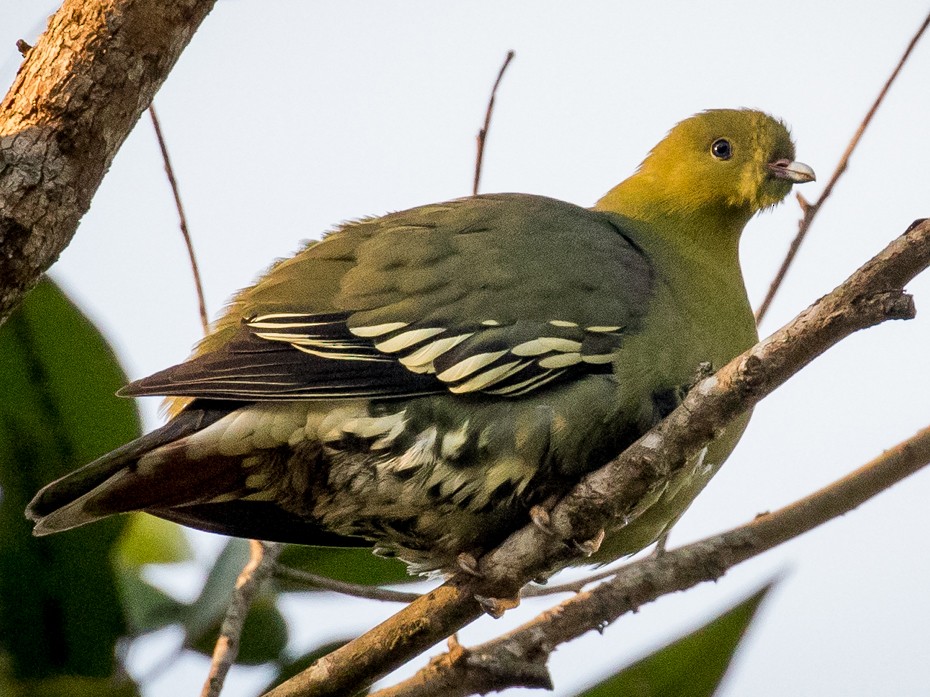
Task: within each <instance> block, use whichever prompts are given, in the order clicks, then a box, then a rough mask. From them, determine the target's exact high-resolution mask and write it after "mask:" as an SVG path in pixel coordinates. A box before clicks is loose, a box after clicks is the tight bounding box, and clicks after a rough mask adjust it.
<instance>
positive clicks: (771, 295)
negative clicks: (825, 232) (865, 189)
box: [756, 14, 930, 324]
mask: <svg viewBox="0 0 930 697" xmlns="http://www.w3.org/2000/svg"><path fill="white" fill-rule="evenodd" d="M928 26H930V14H928V15H927V17H926V19H924V21H923V24H921V25H920V28H919V29H918V30H917V33H916V34H914V37H913V38H912V39H911V41H910V43H909V44H908V45H907V48H906V49H905V51H904V54H903V55H902V56H901V60H899V61H898V64H897V65H896V66H895V69H894V70H893V71H892V72H891V75H890V76H889V78H888V80H887V81H886V82H885V85H884V87H882V89H881V91H880V92H879V93H878V97H876V98H875V102H874V103H873V104H872V107H871V108H870V109H869V111H868V113H867V114H866V115H865V118H864V119H862V123H860V124H859V128H858V129H857V130H856V132H855V134H854V135H853V137H852V140H851V141H849V145H847V146H846V152H844V153H843V156H842V157H841V158H840V161H839V163H838V164H837V166H836V169H835V170H834V171H833V175H832V176H831V177H830V180H829V181H828V182H827V185H826V186H825V187H824V189H823V192H822V193H821V194H820V197H819V198H818V199H817V200H816V201H815V202H814V203H810V202H808V201H807V200H806V199H805V198H804V197H803V196H802V195H801V194H798V203H799V204H800V206H801V214H802V217H801V220H800V221H799V222H798V233H797V235H795V237H794V239H793V240H792V241H791V246H790V247H788V253H787V254H786V255H785V259H784V261H782V263H781V267H780V268H779V269H778V272H777V273H776V274H775V278H774V279H772V284H771V285H770V286H769V290H768V293H766V295H765V299H764V300H763V301H762V304H761V305H760V306H759V309H758V310H756V324H761V323H762V320H763V318H764V317H765V314H766V313H767V312H768V310H769V307H770V306H771V305H772V300H774V299H775V294H776V293H778V289H779V288H780V287H781V285H782V283H783V282H784V280H785V276H786V275H787V274H788V269H789V268H790V267H791V264H792V262H793V261H794V258H795V256H797V253H798V250H799V249H800V248H801V243H802V242H803V241H804V238H805V237H806V236H807V231H808V230H809V229H810V226H811V223H813V221H814V216H816V215H817V212H818V211H819V210H820V207H821V206H822V205H823V204H824V203H825V202H826V200H827V198H829V196H830V194H831V193H833V187H834V185H835V184H836V182H837V181H838V180H839V178H840V177H841V176H842V175H843V172H845V171H846V168H847V167H848V166H849V158H850V157H851V156H852V154H853V151H854V150H855V149H856V146H857V145H859V141H860V140H861V139H862V135H863V134H864V133H865V129H866V128H868V126H869V124H870V123H871V122H872V117H874V116H875V113H876V112H877V111H878V107H879V106H881V103H882V102H883V101H884V100H885V95H887V94H888V90H889V89H890V88H891V84H892V83H893V82H894V81H895V79H896V78H897V77H898V73H900V72H901V68H903V67H904V64H905V63H906V62H907V59H908V58H909V57H910V55H911V52H912V51H913V50H914V47H915V46H916V45H917V42H918V41H920V37H921V36H923V34H924V32H925V31H926V29H927V27H928Z"/></svg>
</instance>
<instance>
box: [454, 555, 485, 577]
mask: <svg viewBox="0 0 930 697" xmlns="http://www.w3.org/2000/svg"><path fill="white" fill-rule="evenodd" d="M455 562H456V564H458V566H459V569H461V570H462V571H464V572H465V573H466V574H468V575H469V576H474V577H475V578H484V574H483V573H481V572H480V571H479V570H478V560H477V559H476V558H475V555H474V554H471V553H469V552H462V553H461V554H459V555H458V556H457V557H456V558H455Z"/></svg>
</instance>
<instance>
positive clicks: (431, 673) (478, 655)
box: [370, 427, 930, 697]
mask: <svg viewBox="0 0 930 697" xmlns="http://www.w3.org/2000/svg"><path fill="white" fill-rule="evenodd" d="M928 463H930V427H927V428H924V429H923V430H922V431H920V432H919V433H917V434H916V435H914V436H913V437H911V438H909V439H908V440H906V441H904V442H903V443H899V444H898V445H896V446H894V447H893V448H891V449H889V450H886V451H885V452H884V453H882V454H881V455H879V456H878V457H877V458H875V459H873V460H872V461H871V462H869V463H867V464H866V465H864V466H862V467H860V468H859V469H858V470H856V471H854V472H851V473H850V474H848V475H846V476H845V477H843V478H842V479H840V480H838V481H836V482H834V483H832V484H830V485H829V486H827V487H824V488H823V489H820V490H819V491H817V492H815V493H813V494H811V495H809V496H806V497H804V498H802V499H800V500H798V501H795V502H794V503H792V504H790V505H788V506H785V507H784V508H782V509H780V510H778V511H775V512H774V513H769V514H766V515H762V516H759V517H757V518H756V519H755V520H753V521H752V522H751V523H747V524H745V525H742V526H740V527H737V528H734V529H732V530H729V531H727V532H724V533H721V534H719V535H715V536H713V537H709V538H707V539H704V540H701V541H700V542H694V543H692V544H689V545H686V546H684V547H680V548H678V549H674V550H671V551H667V552H665V553H664V554H663V555H662V556H649V557H646V558H644V559H641V560H639V561H636V562H633V563H631V564H627V565H626V566H623V567H621V568H619V569H616V570H615V573H616V577H615V578H614V579H613V580H612V581H608V582H606V583H603V584H601V585H600V586H598V587H597V588H594V589H592V590H590V591H588V592H585V593H580V594H578V595H576V596H574V597H572V598H570V599H568V600H566V601H564V602H562V603H560V604H559V605H557V606H555V607H553V608H550V609H549V610H547V611H545V612H543V613H541V614H540V615H538V616H537V617H535V618H534V619H532V620H530V621H529V622H527V623H526V624H524V625H522V626H521V627H518V628H517V629H514V630H513V631H511V632H509V633H508V634H505V635H503V636H501V637H498V638H496V639H492V640H491V641H489V642H486V643H485V644H482V645H480V646H475V647H472V648H462V647H455V648H454V650H450V651H449V652H448V653H447V654H444V655H442V656H437V657H435V658H433V659H432V660H431V661H430V663H429V665H427V666H426V667H425V668H423V669H422V670H420V671H419V672H418V673H417V674H415V675H414V676H412V677H410V678H408V679H407V680H404V681H403V682H401V683H398V684H397V685H394V686H393V687H390V688H386V689H384V690H380V691H378V692H375V693H373V694H372V695H370V697H423V696H424V695H432V694H438V692H437V687H439V686H441V688H442V692H441V693H442V694H443V695H444V697H459V696H463V695H470V694H473V693H475V692H479V691H480V692H481V694H485V693H486V692H489V691H492V690H503V689H505V688H508V687H518V686H528V685H526V683H525V682H522V681H524V680H525V679H526V678H525V676H527V675H528V676H531V677H532V679H534V680H535V679H537V678H538V676H539V675H540V674H541V673H542V672H543V671H545V664H546V661H547V659H548V656H549V654H551V652H552V651H553V650H554V649H555V648H556V647H557V646H558V645H559V644H562V643H565V642H567V641H570V640H572V639H576V638H578V637H580V636H581V635H582V634H585V633H586V632H588V631H590V630H591V628H592V627H595V626H597V627H603V626H605V625H606V624H607V623H610V622H613V621H615V620H616V619H617V618H618V617H620V616H622V615H624V614H627V613H629V612H633V611H635V610H637V609H638V608H639V607H641V606H642V605H644V604H645V603H648V602H651V601H653V600H655V599H656V598H659V597H661V596H663V595H667V594H668V593H673V592H676V591H681V590H685V589H687V588H690V587H692V586H695V585H697V584H699V583H702V582H705V581H710V580H716V579H718V578H720V577H721V576H723V575H724V574H725V573H726V571H728V570H729V569H730V568H732V567H733V566H735V565H736V564H739V563H741V562H743V561H746V560H747V559H750V558H752V557H755V556H757V555H759V554H761V553H763V552H765V551H767V550H769V549H771V548H773V547H775V546H777V545H779V544H782V543H783V542H786V541H788V540H791V539H794V538H796V537H798V536H800V535H802V534H803V533H805V532H808V531H809V530H812V529H813V528H815V527H817V526H819V525H822V524H823V523H826V522H828V521H830V520H833V519H834V518H837V517H839V516H841V515H843V514H845V513H848V512H849V511H851V510H853V509H854V508H856V507H858V506H860V505H861V504H863V503H864V502H865V501H867V500H869V499H870V498H872V497H874V496H876V495H878V494H879V493H881V492H883V491H885V490H886V489H888V488H889V487H891V486H892V485H894V484H896V483H897V482H899V481H901V480H902V479H904V478H905V477H908V476H910V475H911V474H914V473H915V472H916V471H918V470H919V469H921V468H922V467H925V466H926V465H927V464H928ZM500 666H503V667H504V669H505V670H503V671H498V672H492V670H493V669H496V668H498V667H500ZM514 667H517V668H520V669H521V670H514ZM531 667H532V668H533V670H531V669H530V668H531Z"/></svg>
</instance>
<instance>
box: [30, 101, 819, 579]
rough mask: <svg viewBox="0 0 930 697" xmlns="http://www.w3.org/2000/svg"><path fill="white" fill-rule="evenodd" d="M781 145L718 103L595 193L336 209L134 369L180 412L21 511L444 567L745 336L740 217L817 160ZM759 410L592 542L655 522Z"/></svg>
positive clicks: (649, 536)
mask: <svg viewBox="0 0 930 697" xmlns="http://www.w3.org/2000/svg"><path fill="white" fill-rule="evenodd" d="M794 157H795V155H794V145H793V143H792V141H791V137H790V135H789V133H788V130H787V128H786V127H785V126H784V124H782V123H781V122H780V121H778V120H776V119H774V118H772V117H770V116H768V115H766V114H764V113H762V112H759V111H752V110H747V109H740V110H734V109H719V110H711V111H705V112H702V113H700V114H697V115H695V116H693V117H691V118H688V119H686V120H684V121H682V122H681V123H679V124H678V125H677V126H675V127H674V128H673V129H672V130H671V131H670V133H669V134H668V136H667V137H666V138H665V139H664V140H662V142H660V143H659V144H658V145H657V146H656V147H655V148H654V149H653V150H652V151H651V152H650V153H649V155H648V156H647V157H646V159H645V160H644V161H643V163H642V164H641V165H640V167H639V169H638V170H637V171H636V173H635V174H633V176H631V177H630V178H628V179H626V180H625V181H624V182H622V183H621V184H619V185H617V186H616V187H615V188H613V189H612V190H611V191H610V192H608V193H607V195H605V196H604V197H603V198H602V199H601V200H600V201H598V202H597V204H596V205H595V206H594V207H593V208H582V207H579V206H576V205H574V204H571V203H566V202H564V201H558V200H555V199H551V198H546V197H543V196H533V195H529V194H514V193H507V194H491V195H481V196H471V197H468V198H462V199H458V200H454V201H448V202H446V203H439V204H433V205H427V206H420V207H418V208H412V209H410V210H406V211H402V212H399V213H392V214H390V215H385V216H383V217H379V218H365V219H362V220H359V221H357V222H351V223H347V224H345V225H342V226H341V227H339V228H337V229H336V230H335V231H333V232H330V233H329V234H327V235H326V236H325V237H324V238H323V239H322V240H320V241H313V242H309V243H308V244H307V245H306V246H305V247H304V248H303V249H302V250H301V251H300V252H298V253H297V254H296V255H295V256H293V257H291V258H289V259H286V260H283V261H280V262H278V263H277V264H275V265H274V266H273V267H272V268H271V269H270V270H269V271H268V272H267V273H266V274H265V275H264V276H263V277H262V278H261V280H259V281H258V283H256V284H255V285H254V286H252V287H251V288H247V289H245V290H243V291H241V292H240V293H238V294H237V295H236V296H235V297H234V298H233V300H232V301H231V303H230V305H229V307H228V308H227V310H226V312H225V314H224V315H223V316H222V317H221V318H220V319H219V320H218V321H217V322H216V323H215V325H214V327H213V329H212V331H211V332H210V334H209V335H208V336H206V337H205V338H204V339H203V341H201V342H200V344H199V346H198V347H197V348H196V350H195V351H194V353H193V355H192V356H191V357H190V358H189V359H188V360H187V361H185V362H183V363H181V364H179V365H176V366H174V367H171V368H168V369H167V370H164V371H161V372H159V373H156V374H155V375H152V376H150V377H147V378H145V379H142V380H138V381H136V382H133V383H132V384H130V385H128V386H127V387H126V388H124V389H123V390H122V392H121V394H123V395H129V396H143V395H162V396H168V397H170V398H171V399H170V402H171V409H170V413H171V418H170V420H169V421H168V423H167V424H165V425H164V426H162V427H161V428H159V429H157V430H155V431H153V432H152V433H149V434H148V435H145V436H143V437H141V438H139V439H137V440H135V441H133V442H131V443H128V444H126V445H124V446H122V447H121V448H118V449H117V450H114V451H113V452H111V453H109V454H107V455H104V456H103V457H101V458H99V459H98V460H96V461H94V462H92V463H90V464H88V465H86V466H85V467H83V468H82V469H79V470H77V471H76V472H74V473H72V474H70V475H68V476H66V477H63V478H62V479H59V480H58V481H55V482H53V483H51V484H49V485H48V486H46V487H45V488H44V489H42V490H41V491H40V492H39V493H38V494H37V495H36V497H35V499H34V500H33V501H32V503H31V504H30V506H29V509H28V511H27V514H28V516H29V517H30V518H31V519H33V520H35V521H36V525H35V530H34V532H35V534H36V535H46V534H49V533H53V532H59V531H62V530H67V529H69V528H73V527H76V526H79V525H84V524H86V523H90V522H92V521H94V520H97V519H99V518H102V517H104V516H109V515H112V514H115V513H125V512H128V511H136V510H142V511H146V512H148V513H151V514H153V515H157V516H160V517H162V518H167V519H168V520H173V521H176V522H178V523H182V524H184V525H189V526H191V527H195V528H199V529H201V530H208V531H212V532H218V533H223V534H227V535H235V536H240V537H250V538H258V539H263V540H277V541H281V542H294V543H302V544H309V545H326V546H329V545H336V546H350V545H351V546H359V545H369V546H370V545H373V546H374V548H375V551H376V552H379V553H382V554H386V555H392V556H397V557H400V558H401V559H403V560H404V561H406V562H407V563H408V564H409V565H410V568H411V570H412V571H414V572H430V571H444V572H449V571H453V570H455V569H456V568H457V565H459V564H461V560H462V559H463V555H471V556H472V557H477V556H478V555H480V554H481V553H482V552H483V551H487V550H489V549H491V548H493V547H494V546H495V545H496V544H498V543H499V542H501V541H502V540H503V539H504V538H505V537H506V536H507V535H508V533H510V532H512V531H513V530H515V529H516V528H518V527H520V526H522V525H524V524H526V522H527V521H528V520H530V518H531V516H532V512H534V511H537V510H539V509H538V508H536V507H538V506H544V505H546V503H547V502H551V501H553V500H555V498H557V497H558V496H559V495H560V494H562V493H565V492H567V491H568V490H569V489H570V488H571V487H572V486H573V485H574V484H575V483H576V482H578V481H579V479H580V478H581V477H582V476H583V475H584V474H586V473H588V472H591V471H592V470H595V469H597V468H598V467H600V466H602V465H603V464H605V463H606V462H607V461H608V460H610V459H611V458H612V457H613V456H615V455H617V454H618V453H619V452H621V451H622V450H623V449H624V447H625V446H627V445H628V444H630V443H631V442H632V441H633V440H635V439H636V438H637V437H639V436H640V435H642V434H643V433H644V432H645V431H646V430H647V429H649V428H650V427H652V426H653V425H654V424H656V423H657V422H658V421H659V420H660V419H662V418H663V417H664V416H665V415H667V414H668V413H669V412H670V411H671V410H672V409H673V408H674V407H675V406H676V405H677V404H678V402H679V401H680V399H681V395H682V394H683V393H684V391H685V390H686V389H687V387H688V385H689V384H690V383H691V382H692V381H693V379H694V376H695V375H696V374H698V371H699V368H700V367H701V366H702V364H710V365H711V366H712V367H714V368H719V367H720V366H722V365H724V364H725V363H726V362H727V361H729V360H730V359H731V358H733V357H734V356H736V355H738V354H739V353H741V352H742V351H744V350H745V349H747V348H748V347H749V346H751V345H752V344H753V343H755V342H756V340H757V334H756V326H755V322H754V320H753V314H752V311H751V309H750V305H749V302H748V299H747V297H746V290H745V287H744V284H743V278H742V274H741V271H740V266H739V258H738V245H739V239H740V234H741V233H742V231H743V227H744V226H745V225H746V223H747V222H748V221H749V219H750V218H752V216H753V215H754V214H756V213H757V212H759V211H761V210H764V209H766V208H769V207H771V206H774V205H775V204H777V203H778V202H780V201H781V200H782V199H784V198H785V196H786V195H787V194H788V192H789V191H790V190H791V187H792V185H793V184H795V183H800V182H807V181H813V179H814V172H813V170H811V168H810V167H808V166H807V165H805V164H802V163H800V162H796V161H795V159H794ZM747 420H748V415H747V416H746V417H745V418H744V419H742V420H740V421H738V422H736V423H734V424H732V425H731V426H730V427H729V428H728V429H726V431H725V432H724V433H722V434H721V435H720V436H719V437H718V438H717V439H716V440H715V441H714V442H713V443H711V445H710V446H709V447H708V448H707V449H706V450H705V452H704V453H703V454H702V456H701V457H700V458H698V459H697V460H696V461H695V462H693V463H689V464H688V465H686V466H685V467H684V468H682V469H681V470H680V471H679V473H678V474H676V475H675V476H674V477H673V478H672V479H671V480H670V481H667V482H663V483H662V484H661V485H660V486H657V487H655V489H654V490H653V491H652V492H651V494H650V495H649V496H647V497H646V498H645V499H644V500H643V501H641V502H640V504H639V505H638V506H637V509H636V511H635V513H634V515H632V516H630V517H629V518H627V519H626V520H623V521H618V522H617V524H616V525H615V526H614V527H612V528H610V529H608V530H607V531H606V536H605V538H604V542H603V546H602V547H601V549H600V551H599V552H597V554H596V555H595V557H594V560H595V561H608V560H610V559H613V558H616V557H618V556H621V555H624V554H629V553H633V552H636V551H638V550H639V549H642V548H643V547H645V546H647V545H648V544H650V543H652V542H654V541H656V540H657V539H658V538H660V537H661V536H662V535H663V534H664V533H665V532H666V531H667V530H668V528H669V527H670V526H671V525H672V524H673V523H674V522H675V521H676V520H677V519H678V518H679V516H680V515H681V514H682V513H683V512H684V510H685V509H686V508H687V506H688V505H689V504H690V503H691V501H692V500H693V499H694V497H695V496H696V495H697V494H698V492H699V491H700V490H701V489H702V488H703V487H704V486H705V485H706V484H707V482H708V480H709V479H710V478H711V477H712V476H713V474H714V473H715V472H716V471H717V470H718V468H719V467H720V466H721V464H722V463H723V461H724V460H725V459H726V457H727V456H728V455H729V453H730V451H731V450H732V449H733V447H734V446H735V445H736V442H737V440H738V439H739V437H740V435H741V434H742V431H743V429H744V428H745V425H746V421H747ZM465 558H468V557H465Z"/></svg>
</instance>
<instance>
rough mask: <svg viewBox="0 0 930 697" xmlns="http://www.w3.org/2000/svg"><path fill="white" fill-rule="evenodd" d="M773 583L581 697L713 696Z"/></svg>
mask: <svg viewBox="0 0 930 697" xmlns="http://www.w3.org/2000/svg"><path fill="white" fill-rule="evenodd" d="M773 585H774V584H772V583H768V584H766V585H765V586H763V587H762V588H761V589H759V590H758V591H756V592H755V593H753V594H752V595H751V596H750V597H749V598H747V599H746V600H744V601H743V602H741V603H739V604H738V605H736V606H734V607H732V608H730V609H729V610H727V611H726V612H724V613H723V614H722V615H719V616H718V617H717V618H715V619H713V620H711V621H710V622H708V623H707V624H705V625H704V626H703V627H701V628H700V629H698V630H696V631H694V632H691V633H690V634H688V635H686V636H683V637H682V638H680V639H678V640H677V641H675V642H673V643H671V644H669V645H668V646H665V647H664V648H661V649H659V650H658V651H656V652H655V653H653V654H651V655H649V656H646V657H645V658H643V659H642V660H639V661H637V662H636V663H634V664H633V665H631V666H629V667H627V668H624V669H623V670H622V671H621V672H619V673H617V674H616V675H614V676H613V677H611V678H608V679H607V680H604V681H603V682H601V683H598V684H597V685H595V686H594V687H592V688H590V689H588V690H585V691H584V692H582V693H581V694H580V695H579V697H616V696H617V695H624V696H625V697H681V695H688V697H711V696H712V695H713V694H714V693H715V692H716V691H717V687H718V686H719V685H720V681H721V680H723V676H724V674H725V673H726V671H727V668H728V667H729V665H730V661H731V660H732V659H733V654H734V653H735V651H736V648H737V646H739V643H740V640H741V639H742V638H743V635H744V634H745V633H746V629H747V628H748V627H749V624H750V622H752V619H753V617H755V614H756V610H758V608H759V604H760V603H761V602H762V600H763V599H764V598H765V596H766V595H767V594H768V592H769V591H770V590H771V589H772V586H773Z"/></svg>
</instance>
